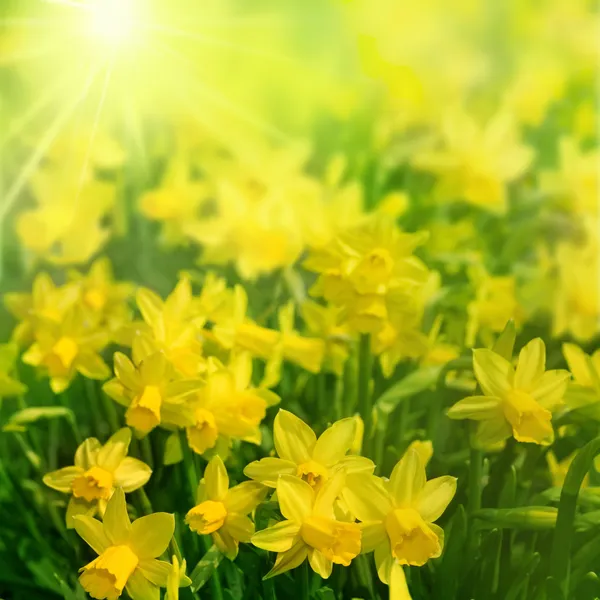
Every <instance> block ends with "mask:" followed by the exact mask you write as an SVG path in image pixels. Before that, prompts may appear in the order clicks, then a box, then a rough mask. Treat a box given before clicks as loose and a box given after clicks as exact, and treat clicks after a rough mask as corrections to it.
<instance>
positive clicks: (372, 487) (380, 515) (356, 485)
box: [342, 473, 393, 521]
mask: <svg viewBox="0 0 600 600" xmlns="http://www.w3.org/2000/svg"><path fill="white" fill-rule="evenodd" d="M342 494H343V496H344V500H345V501H346V504H347V505H348V508H349V509H350V511H351V512H352V514H353V515H355V516H356V518H357V519H358V520H359V521H383V520H384V519H385V517H386V516H387V514H388V513H389V512H390V511H391V510H392V508H393V506H392V500H391V498H390V495H389V493H388V491H387V490H386V489H385V487H384V485H383V482H382V481H381V479H379V477H375V475H370V474H367V473H359V474H356V475H348V477H347V478H346V487H345V488H344V491H343V492H342Z"/></svg>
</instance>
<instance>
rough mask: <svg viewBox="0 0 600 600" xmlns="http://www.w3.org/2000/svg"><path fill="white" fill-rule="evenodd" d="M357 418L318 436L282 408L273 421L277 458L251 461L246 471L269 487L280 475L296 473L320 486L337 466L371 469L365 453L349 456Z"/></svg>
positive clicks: (341, 422) (363, 470)
mask: <svg viewBox="0 0 600 600" xmlns="http://www.w3.org/2000/svg"><path fill="white" fill-rule="evenodd" d="M355 432H356V420H355V419H353V418H347V419H342V420H341V421H337V422H336V423H334V424H333V425H332V426H331V427H329V429H327V430H325V431H324V432H323V433H322V434H321V436H320V437H319V439H317V436H316V435H315V433H314V431H313V430H312V429H311V428H310V427H309V426H308V425H307V424H306V423H305V422H304V421H302V420H301V419H299V418H298V417H296V416H295V415H294V414H292V413H291V412H289V411H287V410H283V409H281V410H280V411H279V412H278V413H277V416H276V417H275V422H274V424H273V437H274V442H275V449H276V450H277V454H278V455H279V457H278V458H275V457H268V458H263V459H261V460H258V461H254V462H252V463H250V464H249V465H248V466H247V467H246V468H245V469H244V474H245V475H246V476H247V477H250V479H254V480H256V481H260V482H261V483H263V484H264V485H267V486H269V487H275V486H276V485H277V481H278V477H279V476H280V475H293V476H295V477H298V478H300V479H302V480H304V481H305V482H307V483H308V484H309V485H310V486H311V487H314V488H316V489H317V488H319V487H321V486H322V485H323V484H324V483H325V482H326V481H327V480H328V479H329V478H330V477H331V476H332V474H333V472H334V471H335V470H336V469H338V468H340V467H341V468H343V470H344V471H346V472H348V473H356V472H361V471H362V472H368V473H372V472H373V470H374V468H375V465H374V464H373V463H372V461H370V460H369V459H368V458H365V457H362V456H346V454H347V452H348V450H349V449H350V447H351V446H352V444H353V442H354V437H355Z"/></svg>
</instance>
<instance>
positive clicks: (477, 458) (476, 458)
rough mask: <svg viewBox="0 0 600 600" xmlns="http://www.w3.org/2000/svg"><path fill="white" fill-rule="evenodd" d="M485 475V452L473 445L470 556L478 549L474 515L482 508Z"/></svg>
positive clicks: (468, 512) (470, 495)
mask: <svg viewBox="0 0 600 600" xmlns="http://www.w3.org/2000/svg"><path fill="white" fill-rule="evenodd" d="M482 475H483V452H482V451H481V450H477V449H476V448H473V446H471V452H470V458H469V489H468V495H467V515H468V517H469V520H468V530H467V545H466V548H467V552H468V553H469V555H470V556H472V555H473V553H475V551H476V549H477V544H478V539H479V536H478V535H477V532H476V529H475V519H474V517H473V515H474V514H475V513H476V512H477V511H478V510H479V509H480V508H481V490H482V483H481V479H482Z"/></svg>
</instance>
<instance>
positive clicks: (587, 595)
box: [573, 571, 600, 600]
mask: <svg viewBox="0 0 600 600" xmlns="http://www.w3.org/2000/svg"><path fill="white" fill-rule="evenodd" d="M573 597H574V598H577V599H578V600H597V598H600V579H598V575H596V573H594V572H593V571H590V572H589V573H586V574H585V576H584V577H583V578H582V580H581V582H580V583H579V585H578V586H577V589H576V592H575V594H574V596H573Z"/></svg>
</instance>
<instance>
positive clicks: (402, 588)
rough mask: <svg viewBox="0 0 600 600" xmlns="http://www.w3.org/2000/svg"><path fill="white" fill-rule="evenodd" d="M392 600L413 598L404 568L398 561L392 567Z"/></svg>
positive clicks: (409, 599)
mask: <svg viewBox="0 0 600 600" xmlns="http://www.w3.org/2000/svg"><path fill="white" fill-rule="evenodd" d="M390 600H412V597H411V595H410V592H409V591H408V585H407V584H406V575H405V574H404V569H403V568H402V566H401V565H399V564H398V563H397V562H396V561H394V562H393V563H392V567H391V569H390Z"/></svg>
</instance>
